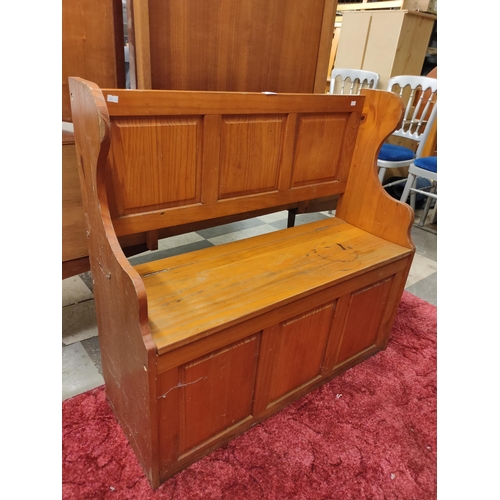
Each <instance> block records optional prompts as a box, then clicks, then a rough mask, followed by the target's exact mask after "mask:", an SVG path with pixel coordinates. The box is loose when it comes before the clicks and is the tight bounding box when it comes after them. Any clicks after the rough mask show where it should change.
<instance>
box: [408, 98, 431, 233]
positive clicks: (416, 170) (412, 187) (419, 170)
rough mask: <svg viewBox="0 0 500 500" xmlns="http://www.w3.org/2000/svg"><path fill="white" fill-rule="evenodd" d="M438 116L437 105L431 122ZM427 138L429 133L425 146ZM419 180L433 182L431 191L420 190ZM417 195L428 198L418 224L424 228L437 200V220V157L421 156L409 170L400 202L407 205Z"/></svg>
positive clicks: (425, 137)
mask: <svg viewBox="0 0 500 500" xmlns="http://www.w3.org/2000/svg"><path fill="white" fill-rule="evenodd" d="M436 116H437V104H435V105H434V108H433V110H432V113H431V117H430V118H429V121H431V120H432V121H434V120H435V119H436ZM427 136H428V133H427V134H425V133H424V138H423V141H422V142H423V143H424V144H425V141H426V139H427ZM418 178H424V179H427V180H429V181H431V187H430V188H429V189H419V188H418V186H417V179H418ZM417 193H419V194H421V195H424V196H426V197H427V201H426V203H425V207H424V209H423V212H422V215H421V217H420V221H419V223H418V225H419V226H420V227H422V226H423V225H424V224H425V220H426V218H427V214H428V213H429V209H430V206H431V203H432V200H436V204H435V207H434V214H433V219H435V217H436V213H437V156H423V157H422V156H421V157H419V158H416V159H415V160H414V161H413V162H412V163H411V165H410V167H409V168H408V179H407V181H406V184H405V187H404V189H403V193H402V195H401V199H400V201H402V202H403V203H406V201H407V200H408V196H416V194H417Z"/></svg>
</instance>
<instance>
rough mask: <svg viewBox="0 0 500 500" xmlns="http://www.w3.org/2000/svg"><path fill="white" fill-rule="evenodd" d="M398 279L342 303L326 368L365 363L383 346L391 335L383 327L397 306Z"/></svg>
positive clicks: (363, 290)
mask: <svg viewBox="0 0 500 500" xmlns="http://www.w3.org/2000/svg"><path fill="white" fill-rule="evenodd" d="M393 285H395V282H394V276H389V277H388V278H386V279H384V280H381V281H378V282H376V283H373V284H371V285H369V286H366V287H363V288H361V289H359V290H356V291H354V292H352V293H349V294H347V295H344V296H342V297H341V298H340V299H339V303H338V307H337V314H336V315H335V319H334V323H333V329H332V336H331V341H330V343H329V346H328V349H327V356H326V358H327V359H326V360H325V365H326V366H328V367H330V369H333V368H337V367H340V366H341V365H343V364H344V363H348V362H353V364H354V362H355V360H359V361H361V358H365V357H368V356H369V355H371V354H373V353H374V351H375V350H378V349H379V348H381V347H382V346H383V344H384V343H385V341H386V337H387V334H388V332H387V331H386V330H387V328H386V327H383V323H384V322H386V321H385V320H386V318H387V315H388V314H389V313H390V314H391V315H392V311H393V309H394V307H397V303H396V302H394V301H393V300H390V299H392V295H394V294H392V295H391V297H390V294H391V290H392V291H394V288H393Z"/></svg>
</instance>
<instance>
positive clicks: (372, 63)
mask: <svg viewBox="0 0 500 500" xmlns="http://www.w3.org/2000/svg"><path fill="white" fill-rule="evenodd" d="M436 19H437V17H436V16H434V15H432V14H425V13H422V12H416V11H408V10H379V11H351V12H345V13H344V15H343V18H342V34H341V36H340V38H339V42H338V48H337V55H336V59H335V65H334V66H335V67H337V68H354V69H365V70H369V71H376V72H377V73H378V74H379V75H380V81H379V87H378V88H380V89H385V88H386V87H387V82H388V81H389V79H390V78H391V77H393V76H396V75H420V74H421V72H422V66H423V64H424V60H425V55H426V53H427V48H428V46H429V39H430V36H431V33H432V29H433V27H434V23H435V21H436Z"/></svg>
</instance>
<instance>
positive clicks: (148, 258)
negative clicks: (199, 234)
mask: <svg viewBox="0 0 500 500" xmlns="http://www.w3.org/2000/svg"><path fill="white" fill-rule="evenodd" d="M211 246H213V245H212V243H210V241H207V240H204V239H202V240H200V241H197V242H195V243H191V244H189V245H183V246H180V247H175V248H167V249H165V250H155V251H154V252H148V253H145V254H141V255H135V256H134V257H129V259H128V260H129V262H130V263H131V264H132V265H133V266H136V265H137V264H144V263H146V262H152V261H154V260H158V259H165V258H167V257H172V256H173V255H180V254H183V253H188V252H193V251H194V250H201V249H202V248H208V247H211Z"/></svg>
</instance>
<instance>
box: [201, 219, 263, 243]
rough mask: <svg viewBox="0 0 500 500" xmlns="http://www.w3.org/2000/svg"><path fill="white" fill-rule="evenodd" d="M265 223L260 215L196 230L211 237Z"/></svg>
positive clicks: (206, 236)
mask: <svg viewBox="0 0 500 500" xmlns="http://www.w3.org/2000/svg"><path fill="white" fill-rule="evenodd" d="M262 224H264V222H263V221H261V220H260V219H259V218H258V217H257V218H253V219H246V220H242V221H239V222H231V223H230V224H223V225H221V226H215V227H210V228H208V229H200V230H199V231H196V232H197V233H198V234H199V235H200V236H202V237H203V238H206V239H207V240H208V239H211V238H216V237H217V236H222V235H224V234H229V233H236V232H237V231H243V230H244V229H250V228H253V227H256V226H260V225H262Z"/></svg>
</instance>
